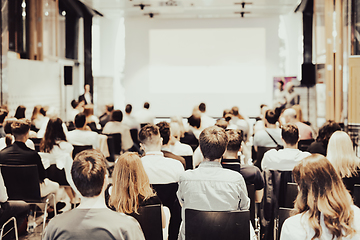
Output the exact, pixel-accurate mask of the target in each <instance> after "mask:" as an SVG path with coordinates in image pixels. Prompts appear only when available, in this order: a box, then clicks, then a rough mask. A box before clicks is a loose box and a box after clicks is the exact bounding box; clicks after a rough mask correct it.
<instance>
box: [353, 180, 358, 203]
mask: <svg viewBox="0 0 360 240" xmlns="http://www.w3.org/2000/svg"><path fill="white" fill-rule="evenodd" d="M353 198H354V204H355V205H356V206H358V207H360V184H355V185H354V193H353Z"/></svg>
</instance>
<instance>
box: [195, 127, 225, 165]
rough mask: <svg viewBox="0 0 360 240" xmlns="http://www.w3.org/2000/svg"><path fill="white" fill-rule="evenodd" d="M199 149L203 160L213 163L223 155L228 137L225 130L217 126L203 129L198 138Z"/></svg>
mask: <svg viewBox="0 0 360 240" xmlns="http://www.w3.org/2000/svg"><path fill="white" fill-rule="evenodd" d="M199 142H200V149H201V152H202V154H203V156H204V158H205V159H209V160H210V161H213V160H215V159H219V158H221V156H222V155H223V154H224V152H225V150H226V147H227V143H228V137H227V135H226V133H225V130H224V129H222V128H219V127H217V126H212V127H208V128H205V129H204V130H203V131H202V132H201V133H200V137H199Z"/></svg>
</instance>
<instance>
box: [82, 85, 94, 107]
mask: <svg viewBox="0 0 360 240" xmlns="http://www.w3.org/2000/svg"><path fill="white" fill-rule="evenodd" d="M81 102H83V103H82V104H83V105H87V104H93V103H94V102H93V98H92V95H91V92H90V85H89V84H86V85H85V86H84V94H82V95H80V96H79V103H81Z"/></svg>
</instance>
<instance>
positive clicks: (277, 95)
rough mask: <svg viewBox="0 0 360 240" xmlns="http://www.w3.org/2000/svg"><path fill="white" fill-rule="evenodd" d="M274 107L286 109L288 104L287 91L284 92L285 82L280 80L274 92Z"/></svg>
mask: <svg viewBox="0 0 360 240" xmlns="http://www.w3.org/2000/svg"><path fill="white" fill-rule="evenodd" d="M273 99H274V104H273V106H274V107H284V106H285V104H286V98H285V91H284V81H283V80H279V81H278V82H277V88H276V89H275V91H274V97H273Z"/></svg>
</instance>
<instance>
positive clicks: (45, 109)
mask: <svg viewBox="0 0 360 240" xmlns="http://www.w3.org/2000/svg"><path fill="white" fill-rule="evenodd" d="M48 110H49V106H42V107H41V109H40V113H41V114H42V115H43V116H44V117H45V116H46V112H47V111H48Z"/></svg>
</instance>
